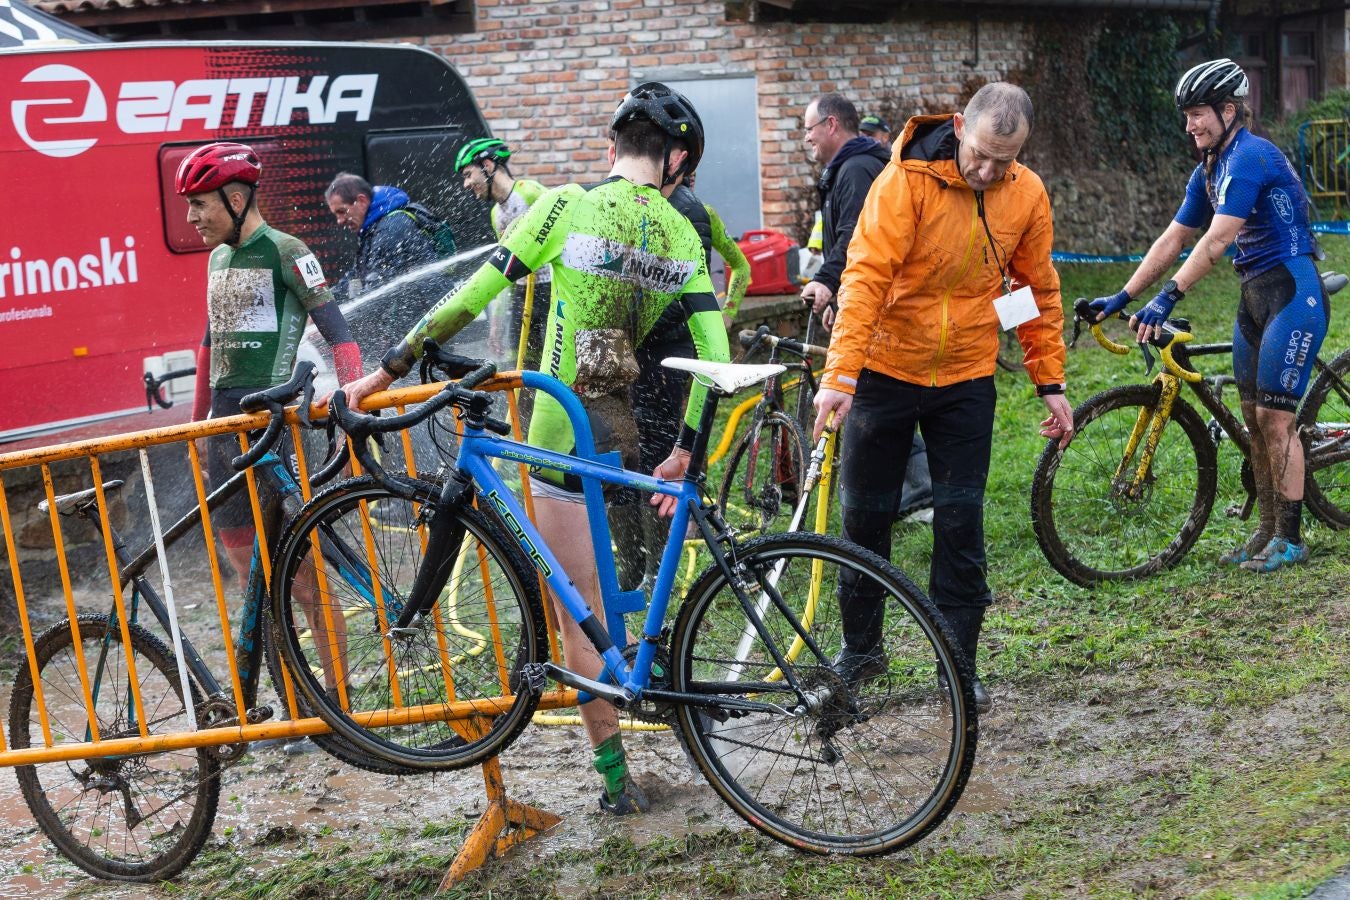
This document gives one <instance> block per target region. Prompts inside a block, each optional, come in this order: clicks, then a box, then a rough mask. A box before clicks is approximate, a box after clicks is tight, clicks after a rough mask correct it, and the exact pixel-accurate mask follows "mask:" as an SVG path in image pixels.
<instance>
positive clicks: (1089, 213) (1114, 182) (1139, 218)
mask: <svg viewBox="0 0 1350 900" xmlns="http://www.w3.org/2000/svg"><path fill="white" fill-rule="evenodd" d="M1189 174H1190V169H1189V168H1188V167H1184V166H1179V167H1176V168H1173V169H1170V170H1165V171H1161V172H1157V173H1154V174H1152V175H1148V176H1144V175H1138V174H1136V173H1134V172H1121V171H1118V170H1115V169H1097V170H1095V171H1088V172H1078V173H1073V174H1057V173H1042V179H1043V180H1044V182H1045V187H1046V190H1047V191H1049V193H1050V203H1051V205H1052V206H1053V207H1054V210H1055V249H1056V250H1061V251H1068V252H1071V253H1102V254H1108V255H1124V254H1128V253H1142V252H1143V251H1145V250H1147V249H1148V246H1149V244H1151V243H1152V242H1153V240H1154V238H1156V237H1157V236H1158V235H1160V234H1162V232H1163V229H1164V228H1166V227H1167V223H1168V222H1171V221H1172V216H1174V215H1176V212H1177V208H1178V207H1179V206H1180V205H1181V198H1182V197H1183V196H1184V195H1185V192H1186V179H1187V177H1188V176H1189Z"/></svg>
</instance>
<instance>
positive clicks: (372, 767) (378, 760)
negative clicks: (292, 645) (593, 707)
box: [258, 606, 421, 775]
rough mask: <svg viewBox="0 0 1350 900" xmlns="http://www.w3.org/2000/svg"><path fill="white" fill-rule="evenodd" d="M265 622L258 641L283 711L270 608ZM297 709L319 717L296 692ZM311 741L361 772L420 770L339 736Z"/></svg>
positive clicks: (264, 611) (304, 716) (303, 715)
mask: <svg viewBox="0 0 1350 900" xmlns="http://www.w3.org/2000/svg"><path fill="white" fill-rule="evenodd" d="M261 616H262V620H261V622H260V624H259V627H258V634H259V637H260V638H261V639H262V641H263V650H264V658H265V659H266V660H267V675H268V677H269V678H271V679H272V687H273V688H275V689H276V692H277V697H279V698H280V701H281V709H283V710H285V709H286V683H285V681H284V680H282V674H281V673H282V667H283V665H284V664H283V663H282V661H281V654H280V653H278V652H277V642H276V641H275V640H274V639H273V637H272V636H273V634H275V630H274V629H273V628H272V613H271V610H270V609H268V608H267V606H263V608H262V613H261ZM295 708H296V712H297V713H298V714H299V715H298V717H299V718H301V719H308V718H310V717H311V716H316V715H318V713H316V712H314V710H313V708H312V707H311V706H310V705H309V702H308V701H307V700H306V699H305V693H304V691H302V690H300V689H298V688H297V689H296V691H295ZM309 739H310V740H311V741H313V742H314V745H315V746H316V747H318V748H319V749H320V750H322V751H323V752H324V753H327V754H328V755H329V756H331V757H333V758H334V759H336V760H338V761H339V762H344V763H346V764H347V765H349V766H355V767H356V768H358V769H365V770H366V771H367V772H376V773H378V774H380V775H415V774H417V773H418V772H419V771H421V770H420V769H413V768H409V767H408V766H401V765H397V764H395V763H391V762H390V761H389V760H387V759H385V758H384V757H381V756H376V755H375V754H373V753H368V752H366V751H365V750H363V749H362V748H360V747H358V746H357V745H356V744H354V743H352V742H351V741H350V740H348V739H347V738H345V737H343V736H342V735H340V734H335V733H328V734H312V735H310V736H309Z"/></svg>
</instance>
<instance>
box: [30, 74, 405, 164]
mask: <svg viewBox="0 0 1350 900" xmlns="http://www.w3.org/2000/svg"><path fill="white" fill-rule="evenodd" d="M20 81H21V83H23V84H31V85H43V86H47V87H46V88H45V96H36V97H32V96H30V97H26V98H24V99H17V100H14V101H13V102H11V103H10V117H11V118H12V119H13V120H14V130H15V132H16V133H17V134H18V135H19V137H20V138H21V139H22V140H23V142H24V143H25V144H27V145H28V146H30V147H32V148H33V149H34V150H36V151H37V152H39V153H42V154H44V155H46V156H51V157H55V158H58V159H60V158H65V157H71V156H78V155H79V154H81V153H83V152H84V151H86V150H88V149H89V148H90V147H92V146H94V144H96V143H97V142H98V138H99V134H100V132H104V131H106V126H102V125H100V123H106V122H107V121H108V119H109V115H108V101H107V100H106V99H105V97H104V92H103V89H102V88H100V87H99V85H98V83H97V82H95V81H94V79H92V78H90V77H89V76H88V75H87V74H85V73H84V72H82V71H80V70H79V69H77V68H75V67H74V66H67V65H63V64H59V63H58V64H51V65H45V66H39V67H38V68H36V69H34V70H33V71H31V72H29V73H28V74H27V75H25V76H24V77H23V78H22V79H20ZM378 83H379V76H378V75H376V74H373V73H371V74H360V75H339V76H337V77H336V78H330V77H329V76H327V75H315V76H314V77H312V78H310V79H309V81H308V83H306V84H305V85H304V87H303V88H302V87H301V84H300V77H299V76H296V75H285V76H275V77H270V78H197V79H191V80H188V81H182V82H174V81H124V82H122V83H121V84H120V85H119V86H118V89H117V101H116V103H115V104H114V114H113V121H114V122H116V126H117V129H118V130H120V131H121V132H122V133H123V134H165V133H172V132H178V131H183V130H185V129H187V128H188V127H189V123H192V125H193V126H194V128H193V130H196V129H197V128H200V129H202V130H206V131H218V130H221V129H246V128H258V127H275V126H278V125H289V124H291V122H292V120H293V119H294V118H295V117H296V115H297V114H298V113H302V114H303V115H304V118H305V119H306V120H308V122H309V123H310V124H311V125H329V124H332V123H334V122H336V121H337V120H338V116H340V115H342V114H344V113H347V114H350V115H351V116H352V119H353V121H356V122H367V121H369V120H370V113H371V109H372V108H373V107H374V105H375V88H376V86H377V85H378ZM34 90H35V91H37V92H42V91H43V88H36V89H34ZM231 99H233V101H234V102H233V103H230V102H229V101H230V100H231ZM227 113H228V114H229V115H228V117H227Z"/></svg>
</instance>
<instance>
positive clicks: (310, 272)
mask: <svg viewBox="0 0 1350 900" xmlns="http://www.w3.org/2000/svg"><path fill="white" fill-rule="evenodd" d="M295 268H296V271H298V272H299V273H300V277H301V279H303V280H304V282H305V287H307V288H316V287H322V286H323V284H324V281H325V279H324V277H323V268H322V267H321V266H320V265H319V261H318V260H317V259H315V257H314V254H313V253H307V254H305V255H304V256H302V257H300V258H299V259H297V260H296V261H295Z"/></svg>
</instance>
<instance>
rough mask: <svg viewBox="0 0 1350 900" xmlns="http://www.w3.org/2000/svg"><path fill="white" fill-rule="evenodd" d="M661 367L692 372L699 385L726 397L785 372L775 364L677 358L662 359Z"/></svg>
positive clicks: (784, 369)
mask: <svg viewBox="0 0 1350 900" xmlns="http://www.w3.org/2000/svg"><path fill="white" fill-rule="evenodd" d="M661 365H663V366H665V367H666V368H667V369H681V370H683V371H685V372H693V373H694V377H695V378H697V379H698V380H699V383H700V384H704V385H707V386H708V387H711V388H713V389H714V390H716V391H717V392H718V393H719V394H726V395H728V396H730V395H731V394H734V393H736V392H737V391H739V390H742V389H743V388H748V387H749V386H750V385H752V384H759V383H760V382H761V381H763V380H764V379H766V378H771V377H773V376H774V375H778V374H780V373H782V372H786V371H787V369H786V368H785V367H784V366H780V365H778V364H777V363H772V364H767V363H765V364H759V365H753V366H752V365H747V364H745V363H719V362H705V361H704V360H701V359H685V358H683V357H679V356H671V357H669V358H667V359H663V360H661Z"/></svg>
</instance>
